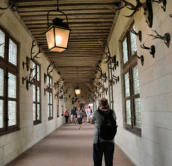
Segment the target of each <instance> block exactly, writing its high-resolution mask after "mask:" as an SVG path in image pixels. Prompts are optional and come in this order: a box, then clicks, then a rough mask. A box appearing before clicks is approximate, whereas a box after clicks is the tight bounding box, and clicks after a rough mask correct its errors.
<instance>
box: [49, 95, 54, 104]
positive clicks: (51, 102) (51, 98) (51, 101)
mask: <svg viewBox="0 0 172 166" xmlns="http://www.w3.org/2000/svg"><path fill="white" fill-rule="evenodd" d="M50 104H53V97H52V93H50Z"/></svg>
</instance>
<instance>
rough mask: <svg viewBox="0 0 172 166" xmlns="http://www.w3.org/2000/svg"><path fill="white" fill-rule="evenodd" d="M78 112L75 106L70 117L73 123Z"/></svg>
mask: <svg viewBox="0 0 172 166" xmlns="http://www.w3.org/2000/svg"><path fill="white" fill-rule="evenodd" d="M75 114H76V110H75V107H73V108H72V109H71V114H70V118H71V123H74V115H75Z"/></svg>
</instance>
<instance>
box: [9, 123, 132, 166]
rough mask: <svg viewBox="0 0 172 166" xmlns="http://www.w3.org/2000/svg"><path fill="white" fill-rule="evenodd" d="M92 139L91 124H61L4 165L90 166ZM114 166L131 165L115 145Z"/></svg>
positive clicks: (91, 165)
mask: <svg viewBox="0 0 172 166" xmlns="http://www.w3.org/2000/svg"><path fill="white" fill-rule="evenodd" d="M92 139H93V125H89V124H84V126H83V128H82V129H81V130H78V125H77V126H76V125H72V124H70V125H63V126H62V127H61V128H59V129H57V130H56V131H54V132H53V133H52V134H50V135H49V136H48V137H46V138H44V139H43V140H41V141H40V142H39V143H38V144H36V145H34V146H33V147H32V148H31V149H29V150H28V151H26V152H25V153H24V154H22V155H21V156H20V157H18V158H17V159H16V160H14V161H13V162H12V163H10V164H9V165H8V166H36V165H37V166H93V162H92V141H93V140H92ZM103 164H104V163H103ZM114 165H115V166H134V165H133V164H132V163H131V162H130V161H129V160H128V159H127V157H126V156H125V155H124V153H123V152H122V151H121V150H120V149H119V148H118V147H117V146H116V150H115V157H114ZM103 166H104V165H103Z"/></svg>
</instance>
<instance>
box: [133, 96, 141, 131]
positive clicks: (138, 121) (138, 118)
mask: <svg viewBox="0 0 172 166" xmlns="http://www.w3.org/2000/svg"><path fill="white" fill-rule="evenodd" d="M134 104H135V117H136V120H135V123H136V126H137V127H138V128H141V107H140V106H141V105H140V98H136V99H135V100H134Z"/></svg>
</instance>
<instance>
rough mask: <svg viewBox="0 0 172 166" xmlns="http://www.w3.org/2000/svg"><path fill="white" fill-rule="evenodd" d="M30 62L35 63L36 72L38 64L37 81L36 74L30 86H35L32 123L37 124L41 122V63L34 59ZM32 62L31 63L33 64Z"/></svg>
mask: <svg viewBox="0 0 172 166" xmlns="http://www.w3.org/2000/svg"><path fill="white" fill-rule="evenodd" d="M32 62H33V63H34V64H35V65H36V72H37V66H39V81H38V80H37V76H38V75H37V76H36V80H35V79H33V85H32V86H35V87H36V89H35V98H36V99H35V102H34V101H33V104H35V105H36V106H35V108H36V109H35V114H36V115H35V118H36V120H33V124H34V125H37V124H40V123H41V122H42V111H41V110H42V107H41V64H40V63H38V61H36V60H32ZM33 63H32V64H33ZM37 87H39V100H40V101H39V102H37ZM38 104H39V106H40V112H39V115H40V120H38V119H37V105H38Z"/></svg>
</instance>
